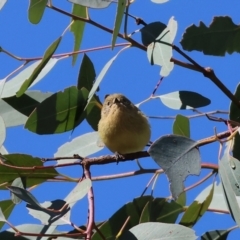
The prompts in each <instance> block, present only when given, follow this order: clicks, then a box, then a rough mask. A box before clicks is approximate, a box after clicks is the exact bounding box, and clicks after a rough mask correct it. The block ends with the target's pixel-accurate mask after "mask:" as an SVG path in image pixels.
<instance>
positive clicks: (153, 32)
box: [140, 22, 167, 47]
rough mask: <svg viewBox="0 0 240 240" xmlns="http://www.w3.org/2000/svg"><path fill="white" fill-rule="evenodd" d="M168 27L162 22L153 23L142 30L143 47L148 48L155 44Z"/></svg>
mask: <svg viewBox="0 0 240 240" xmlns="http://www.w3.org/2000/svg"><path fill="white" fill-rule="evenodd" d="M166 27H167V25H166V24H164V23H162V22H152V23H149V24H147V25H146V26H144V27H143V28H142V29H141V30H140V31H141V37H142V43H143V45H144V46H146V47H147V46H148V45H149V44H150V43H152V42H154V41H155V39H156V38H157V37H158V36H159V35H160V34H161V33H162V31H163V30H164V29H165V28H166Z"/></svg>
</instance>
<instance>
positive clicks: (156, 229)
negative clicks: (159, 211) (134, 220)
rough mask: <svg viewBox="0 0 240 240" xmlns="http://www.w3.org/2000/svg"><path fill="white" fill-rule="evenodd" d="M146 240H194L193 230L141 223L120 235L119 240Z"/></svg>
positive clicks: (162, 224) (172, 225) (174, 225)
mask: <svg viewBox="0 0 240 240" xmlns="http://www.w3.org/2000/svg"><path fill="white" fill-rule="evenodd" d="M126 239H127V240H136V239H137V240H146V239H156V240H160V239H169V240H174V239H185V240H195V239H197V236H196V235H195V232H194V230H192V229H190V228H187V227H184V226H181V225H179V224H167V223H152V222H148V223H141V224H138V225H137V226H135V227H133V228H131V229H130V230H129V231H127V232H125V233H123V234H122V235H120V238H119V240H126Z"/></svg>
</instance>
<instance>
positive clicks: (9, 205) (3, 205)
mask: <svg viewBox="0 0 240 240" xmlns="http://www.w3.org/2000/svg"><path fill="white" fill-rule="evenodd" d="M14 206H15V205H14V204H13V202H12V201H11V200H3V201H0V210H1V211H2V213H1V214H3V215H4V218H5V219H8V217H9V216H10V214H11V212H12V210H13V209H14ZM1 214H0V215H1ZM0 218H3V216H0ZM4 224H5V221H3V222H1V221H0V229H1V228H2V227H3V225H4Z"/></svg>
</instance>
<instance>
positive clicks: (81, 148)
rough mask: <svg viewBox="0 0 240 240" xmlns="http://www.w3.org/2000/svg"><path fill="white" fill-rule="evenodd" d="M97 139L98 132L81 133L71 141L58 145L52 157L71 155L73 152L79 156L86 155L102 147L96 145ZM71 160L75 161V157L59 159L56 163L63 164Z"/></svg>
mask: <svg viewBox="0 0 240 240" xmlns="http://www.w3.org/2000/svg"><path fill="white" fill-rule="evenodd" d="M98 140H99V135H98V132H90V133H86V134H83V135H81V136H78V137H76V138H74V139H73V140H72V141H71V142H67V143H65V144H63V145H62V146H60V147H59V148H58V150H57V152H56V153H55V154H54V157H61V156H71V155H73V154H78V155H79V156H81V157H87V156H89V155H91V154H94V153H96V152H98V151H100V150H102V149H103V147H99V146H98V144H97V142H98ZM71 162H76V159H71V160H69V159H66V160H61V161H59V162H58V163H59V164H64V163H71Z"/></svg>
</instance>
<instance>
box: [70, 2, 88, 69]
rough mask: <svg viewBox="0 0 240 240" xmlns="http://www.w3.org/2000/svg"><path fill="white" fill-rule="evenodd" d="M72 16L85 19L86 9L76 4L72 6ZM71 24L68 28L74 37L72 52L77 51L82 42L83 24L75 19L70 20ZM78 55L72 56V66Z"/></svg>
mask: <svg viewBox="0 0 240 240" xmlns="http://www.w3.org/2000/svg"><path fill="white" fill-rule="evenodd" d="M72 14H73V15H74V16H78V17H82V18H87V8H86V7H84V6H81V5H78V4H73V9H72ZM72 21H74V22H73V24H72V25H71V27H70V31H71V32H72V33H73V35H74V47H73V51H78V50H79V48H80V45H81V42H82V38H83V33H84V27H85V22H84V21H79V20H77V19H76V18H75V19H74V18H72ZM77 56H78V54H74V55H73V56H72V65H74V64H75V62H76V60H77Z"/></svg>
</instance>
